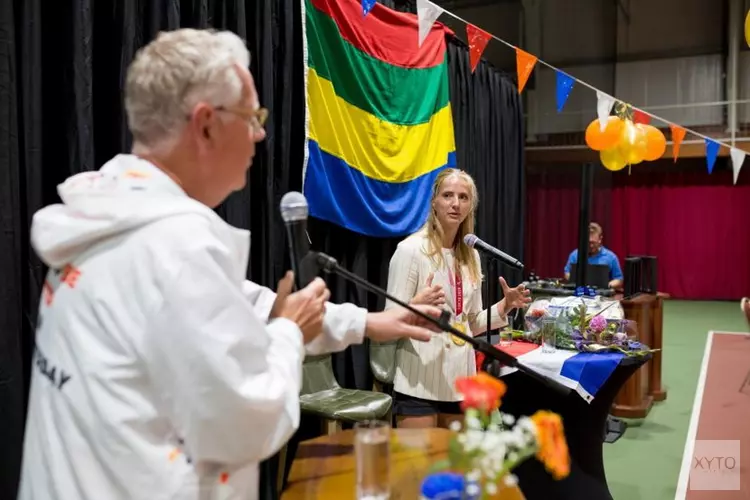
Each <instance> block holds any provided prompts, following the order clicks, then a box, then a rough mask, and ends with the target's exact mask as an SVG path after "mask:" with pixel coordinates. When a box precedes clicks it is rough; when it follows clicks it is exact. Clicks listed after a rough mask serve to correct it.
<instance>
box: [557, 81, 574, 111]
mask: <svg viewBox="0 0 750 500" xmlns="http://www.w3.org/2000/svg"><path fill="white" fill-rule="evenodd" d="M574 83H575V80H574V79H573V77H572V76H570V75H566V74H565V73H563V72H562V71H560V70H557V112H558V113H559V112H561V111H562V110H563V108H564V107H565V103H566V102H567V100H568V96H569V95H570V91H571V90H573V84H574Z"/></svg>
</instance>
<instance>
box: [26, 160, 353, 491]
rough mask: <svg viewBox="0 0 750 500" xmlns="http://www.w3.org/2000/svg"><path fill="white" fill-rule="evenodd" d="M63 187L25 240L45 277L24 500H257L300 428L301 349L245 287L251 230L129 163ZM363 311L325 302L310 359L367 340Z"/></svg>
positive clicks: (284, 323)
mask: <svg viewBox="0 0 750 500" xmlns="http://www.w3.org/2000/svg"><path fill="white" fill-rule="evenodd" d="M58 191H59V194H60V197H61V199H62V201H63V204H58V205H53V206H49V207H47V208H44V209H42V210H40V211H39V212H38V213H37V214H36V215H35V216H34V221H33V224H32V231H31V237H32V244H33V246H34V248H35V250H36V251H37V253H38V254H39V256H40V257H41V259H42V260H43V261H44V262H45V263H46V264H47V265H49V266H50V272H49V273H48V275H47V279H46V281H45V285H44V292H43V294H42V298H41V303H40V306H39V321H38V327H37V335H36V350H35V353H34V360H33V364H32V382H31V394H30V400H29V410H28V418H27V422H26V433H25V442H24V452H23V453H24V455H23V469H22V478H21V487H20V493H19V498H20V499H22V500H43V499H44V500H46V499H60V500H77V499H85V500H88V499H91V500H104V499H107V500H110V499H113V500H114V499H136V500H140V499H148V500H160V499H180V500H182V499H186V500H192V499H196V500H197V499H219V498H238V499H239V498H241V499H243V500H245V499H254V498H257V496H258V463H259V462H260V461H261V460H264V459H266V458H268V457H269V456H271V455H273V454H274V453H276V452H277V451H278V450H279V449H280V448H281V447H282V446H283V445H284V443H286V441H287V440H288V439H289V438H290V437H291V435H292V434H293V432H294V431H295V430H296V428H297V427H298V425H299V391H300V388H301V374H302V361H303V359H304V356H305V351H306V350H305V347H304V346H303V340H302V334H301V332H300V330H299V328H298V327H297V325H296V324H294V323H293V322H291V321H289V320H286V319H283V318H281V319H274V320H272V321H270V322H268V321H267V320H268V314H269V312H270V309H271V305H272V304H273V300H274V298H275V294H274V293H273V292H272V291H270V290H268V289H266V288H262V287H260V286H258V285H255V284H253V283H251V282H249V281H246V280H245V275H246V274H245V272H246V266H247V261H248V255H249V246H250V236H249V233H248V232H247V231H242V230H239V229H236V228H233V227H231V226H229V225H228V224H226V223H225V222H224V221H222V220H221V218H220V217H218V216H217V215H216V214H215V213H214V212H213V210H211V209H209V208H208V207H206V206H204V205H202V204H201V203H199V202H197V201H194V200H192V199H190V198H189V197H188V196H187V195H186V194H185V193H184V192H183V191H182V189H181V188H180V187H179V186H178V185H177V184H176V183H175V182H173V181H172V180H171V179H170V178H169V177H168V176H167V175H166V174H164V173H163V172H162V171H161V170H159V169H158V168H156V167H155V166H153V165H152V164H150V163H148V162H146V161H144V160H141V159H139V158H137V157H135V156H131V155H120V156H117V157H115V158H114V159H112V160H111V161H110V162H108V163H107V164H106V165H105V166H104V167H102V168H101V170H100V171H98V172H87V173H82V174H78V175H75V176H73V177H71V178H69V179H68V180H66V181H65V183H64V184H62V185H61V186H60V187H59V190H58ZM366 314H367V311H366V310H364V309H360V308H358V307H355V306H353V305H351V304H344V305H332V304H329V305H328V308H327V314H326V322H325V331H324V334H323V335H321V336H320V337H318V339H316V341H314V342H313V343H312V344H309V345H308V346H307V352H308V353H311V354H315V353H321V352H326V351H333V350H340V349H343V348H344V347H346V346H347V345H349V344H352V343H357V342H361V341H362V338H363V335H364V329H365V321H366Z"/></svg>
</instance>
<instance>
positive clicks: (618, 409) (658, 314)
mask: <svg viewBox="0 0 750 500" xmlns="http://www.w3.org/2000/svg"><path fill="white" fill-rule="evenodd" d="M663 302H664V296H663V295H662V294H655V295H654V294H645V293H643V294H639V295H637V296H635V297H633V298H629V299H623V300H622V301H621V302H620V304H621V305H622V309H623V312H624V314H625V319H629V320H631V321H634V322H635V323H636V325H637V328H638V332H637V334H638V341H639V342H641V343H642V344H645V345H647V346H648V347H650V348H651V349H661V348H662V323H663ZM661 362H662V352H661V350H659V351H657V352H655V353H653V358H652V359H651V360H650V361H649V362H647V363H646V364H645V365H643V366H642V367H641V368H640V369H639V370H638V371H636V372H635V373H634V374H633V375H632V376H631V377H630V378H629V379H628V380H627V382H625V385H623V387H622V389H620V392H619V393H618V394H617V397H616V398H615V402H614V404H613V405H612V411H611V413H612V415H614V416H615V417H623V418H645V417H646V415H648V412H649V411H650V410H651V406H652V405H653V403H654V401H663V400H664V399H666V398H667V392H666V391H665V390H664V388H663V387H662V384H661Z"/></svg>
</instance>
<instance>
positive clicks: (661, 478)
mask: <svg viewBox="0 0 750 500" xmlns="http://www.w3.org/2000/svg"><path fill="white" fill-rule="evenodd" d="M709 330H715V331H721V330H724V331H735V332H744V331H747V330H748V327H747V323H746V322H745V320H744V316H743V315H742V313H741V311H740V307H739V301H735V302H688V301H674V300H668V301H666V302H665V310H664V353H663V360H664V361H663V368H662V370H663V371H662V381H663V383H664V385H666V388H667V399H666V401H663V402H661V403H656V404H655V405H654V407H653V409H652V410H651V413H649V415H648V417H647V418H646V419H645V420H643V421H640V422H631V426H630V427H629V428H628V430H627V431H626V433H625V435H624V436H623V437H622V438H620V439H619V440H618V441H617V442H616V443H614V444H605V445H604V466H605V469H606V472H607V482H608V483H609V488H610V491H611V492H612V496H613V497H614V499H615V500H673V499H674V496H675V490H676V487H677V478H678V476H679V474H680V465H681V462H682V452H683V448H684V445H685V436H686V435H687V429H688V425H689V421H690V413H691V412H692V409H693V397H694V395H695V387H696V384H697V382H698V373H699V371H700V365H701V360H702V358H703V351H704V349H705V345H706V334H707V333H708V331H709Z"/></svg>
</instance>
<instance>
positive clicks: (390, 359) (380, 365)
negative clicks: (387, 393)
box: [370, 340, 399, 392]
mask: <svg viewBox="0 0 750 500" xmlns="http://www.w3.org/2000/svg"><path fill="white" fill-rule="evenodd" d="M398 345H399V341H398V340H396V341H393V342H370V369H371V370H372V375H373V377H374V378H375V387H374V390H377V391H379V392H382V391H383V386H384V385H392V384H393V379H394V377H395V376H396V351H397V350H398Z"/></svg>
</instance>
